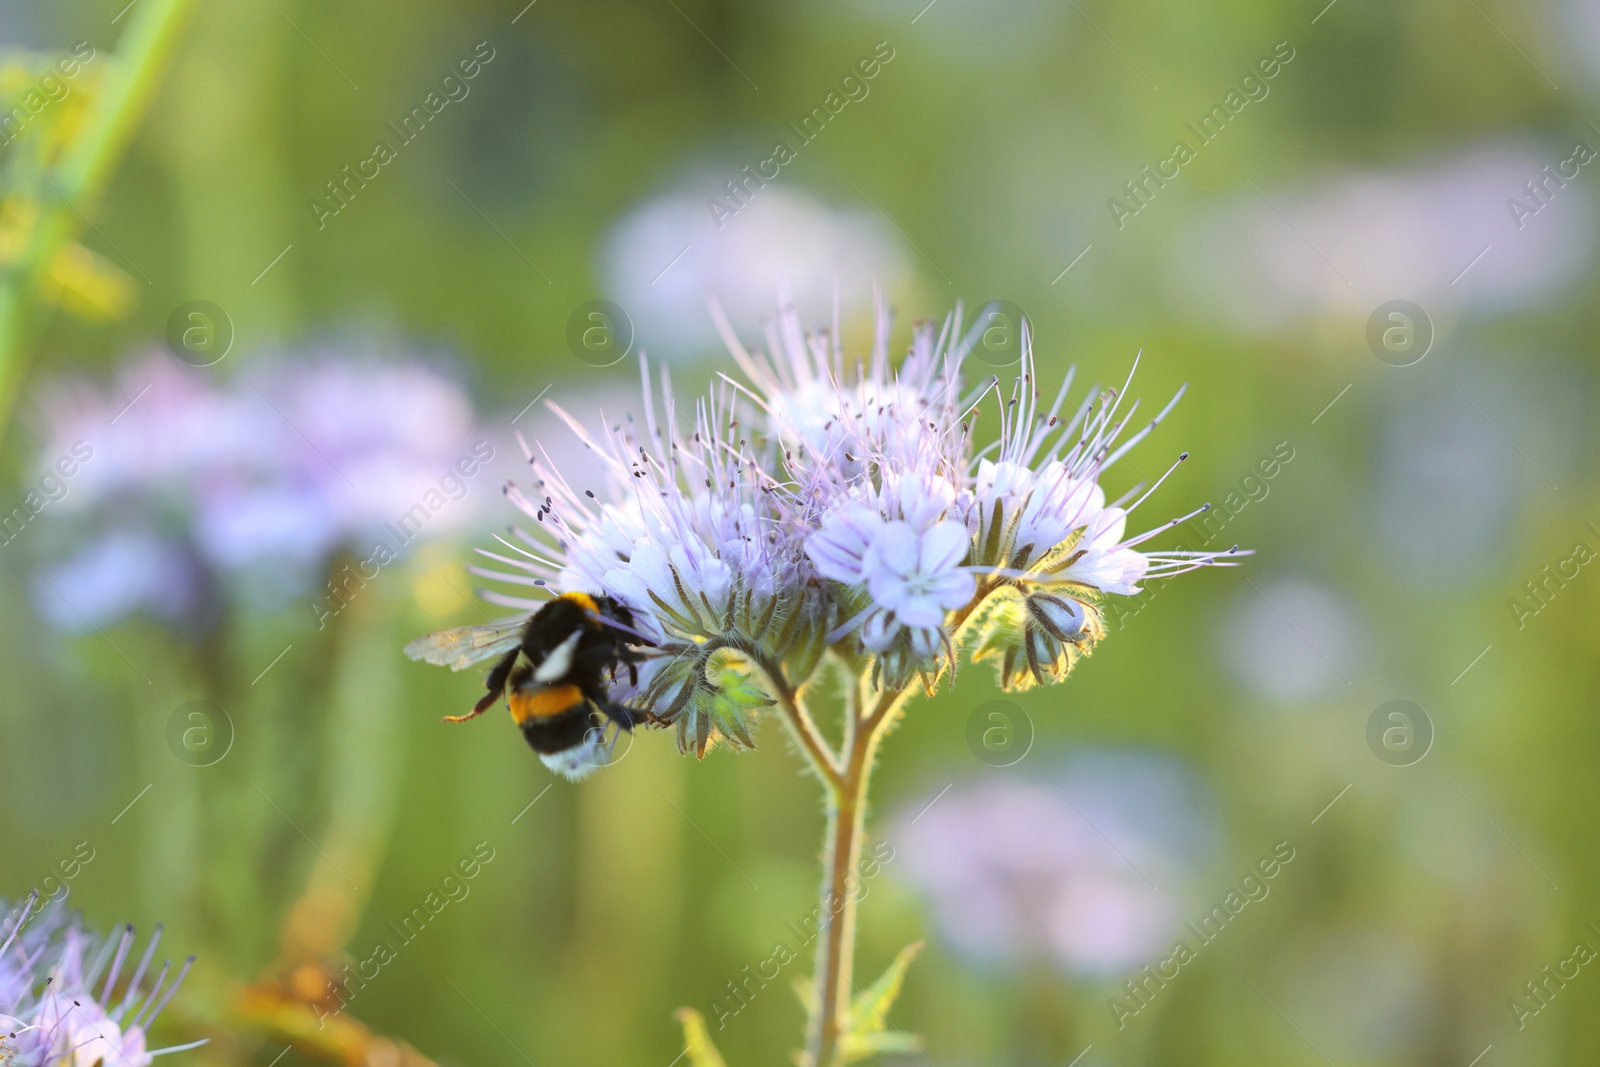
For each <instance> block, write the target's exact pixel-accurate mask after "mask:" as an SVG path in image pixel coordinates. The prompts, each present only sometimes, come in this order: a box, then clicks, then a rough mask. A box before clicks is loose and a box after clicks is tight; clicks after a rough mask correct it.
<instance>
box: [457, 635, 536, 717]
mask: <svg viewBox="0 0 1600 1067" xmlns="http://www.w3.org/2000/svg"><path fill="white" fill-rule="evenodd" d="M519 651H521V650H520V649H515V648H514V649H512V650H511V651H510V652H507V653H506V654H505V655H504V656H503V657H501V659H500V662H499V663H496V664H495V665H494V670H492V671H490V672H489V677H488V678H486V679H484V682H483V686H484V688H485V689H487V690H488V692H486V693H484V694H483V696H481V697H479V698H478V702H477V703H476V704H474V705H472V710H471V711H469V712H467V713H466V714H465V715H446V716H445V717H444V721H445V722H466V721H467V720H468V719H476V718H477V717H478V716H479V715H482V714H483V713H484V712H486V711H488V710H489V709H490V708H492V707H494V702H495V701H496V700H499V699H500V694H501V693H504V692H505V688H506V678H507V676H509V675H510V674H511V668H512V667H513V666H514V665H515V664H516V662H517V653H518V652H519Z"/></svg>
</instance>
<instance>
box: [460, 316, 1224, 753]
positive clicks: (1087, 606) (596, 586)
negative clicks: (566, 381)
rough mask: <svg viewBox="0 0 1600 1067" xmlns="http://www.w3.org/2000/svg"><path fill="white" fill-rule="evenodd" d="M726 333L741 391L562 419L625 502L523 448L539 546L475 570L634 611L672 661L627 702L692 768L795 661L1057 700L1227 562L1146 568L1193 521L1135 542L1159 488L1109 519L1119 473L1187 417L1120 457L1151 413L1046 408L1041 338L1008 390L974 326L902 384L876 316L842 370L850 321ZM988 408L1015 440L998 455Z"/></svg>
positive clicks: (643, 679)
mask: <svg viewBox="0 0 1600 1067" xmlns="http://www.w3.org/2000/svg"><path fill="white" fill-rule="evenodd" d="M713 313H714V317H715V318H716V319H717V322H718V325H719V328H720V329H721V331H722V334H723V337H724V340H725V342H726V343H727V345H728V347H729V349H730V351H731V352H732V354H733V357H734V359H735V361H736V362H737V363H738V365H739V367H740V369H741V370H742V371H743V374H744V378H745V381H743V382H739V381H735V380H733V379H732V378H729V377H728V376H723V379H722V382H721V384H720V385H718V386H717V387H715V388H714V389H713V390H712V391H711V392H710V393H709V394H708V395H707V396H705V397H703V398H701V399H699V400H697V401H695V402H694V404H693V408H692V411H685V410H684V409H683V408H681V407H680V406H679V402H678V400H677V399H676V397H675V396H674V394H673V392H672V387H671V382H670V380H669V378H668V377H667V376H666V374H665V373H663V374H662V376H661V378H660V381H659V383H655V382H653V381H652V379H651V375H650V372H649V367H648V365H646V364H645V363H644V362H643V361H642V360H641V374H642V378H643V390H644V417H643V422H642V425H640V424H636V423H634V422H633V421H632V419H631V418H630V419H629V420H627V421H626V422H623V423H613V424H612V425H610V426H609V427H606V426H602V427H601V428H600V430H599V431H598V432H596V433H591V432H590V431H588V430H586V429H585V428H584V427H583V426H581V425H579V423H578V422H577V421H576V420H575V419H573V418H571V417H570V416H567V415H566V414H565V412H563V411H561V409H560V408H559V407H555V405H551V406H552V408H553V409H554V410H555V411H556V413H557V414H558V415H560V416H561V417H562V418H563V419H565V420H566V422H567V423H568V425H570V426H571V427H572V429H573V430H574V432H575V433H577V435H578V436H579V438H580V439H581V440H582V441H583V442H584V443H585V444H586V445H587V446H588V447H589V448H590V449H592V450H593V451H594V452H595V453H596V454H597V455H599V456H600V457H601V458H602V460H603V461H604V462H605V464H606V468H607V471H608V477H607V478H606V484H604V485H603V486H600V487H598V488H600V489H601V490H602V491H601V492H598V493H597V492H596V491H595V489H591V488H589V487H587V486H575V485H573V484H571V483H569V481H568V480H567V479H566V478H565V477H563V475H562V473H561V471H560V470H558V469H557V466H556V464H554V463H552V462H551V460H550V458H549V456H548V455H547V454H546V453H545V452H544V451H543V450H542V449H540V450H538V451H535V450H533V449H527V451H528V457H529V461H530V463H531V464H532V466H533V468H534V471H535V473H536V477H537V479H538V481H537V484H536V488H535V491H534V492H532V493H522V492H520V491H515V490H512V491H510V495H511V497H512V499H513V501H514V502H516V503H517V504H518V505H519V506H520V507H521V508H522V509H523V510H524V511H525V512H527V514H528V515H529V517H530V518H532V519H533V520H534V525H532V527H531V529H526V530H524V529H518V530H514V531H513V536H514V538H515V540H510V539H505V538H502V539H501V542H502V545H503V546H504V547H505V549H506V551H505V552H498V551H496V552H487V553H485V554H486V555H487V556H489V558H491V559H493V560H495V561H496V562H497V563H499V564H501V565H502V567H501V568H500V569H478V570H477V573H479V574H481V575H483V576H485V577H489V578H492V579H497V580H500V581H504V582H510V583H513V584H515V585H519V586H522V587H530V586H534V587H547V588H552V589H554V590H558V591H563V592H565V591H584V592H590V593H602V592H603V593H605V594H607V595H609V596H612V597H615V598H617V599H618V600H620V601H621V602H623V603H624V604H626V605H627V606H628V608H629V609H630V610H631V611H632V613H633V617H634V619H635V620H636V624H637V626H638V627H639V630H640V632H641V635H642V636H644V637H646V638H648V639H649V640H650V641H651V642H652V643H653V644H654V646H655V648H654V651H655V653H656V654H655V655H653V656H652V658H651V659H650V661H649V662H648V663H647V664H646V665H645V667H644V668H643V669H642V670H641V672H640V681H639V684H638V687H637V689H636V690H635V691H633V692H625V693H623V694H622V696H623V697H624V698H630V697H631V698H637V700H638V703H639V705H640V706H642V707H649V708H651V709H653V710H654V713H655V714H656V715H658V716H660V717H661V718H662V719H665V720H666V721H669V722H675V723H676V724H677V726H678V731H679V741H680V744H683V745H685V746H686V747H693V748H694V749H695V750H696V751H699V752H703V751H704V750H705V747H706V745H707V744H708V743H710V742H711V741H712V740H713V739H714V738H715V737H716V736H718V735H719V734H720V735H721V736H724V737H728V738H730V739H731V740H732V741H733V742H734V743H744V742H745V741H746V738H747V730H746V727H745V716H746V714H747V713H748V712H750V711H751V710H753V708H754V707H755V706H757V705H758V704H760V703H762V702H767V697H768V696H770V694H763V693H762V692H761V689H760V687H759V686H758V685H749V684H746V679H747V678H748V677H751V674H750V669H751V668H752V666H754V667H756V668H759V669H760V673H764V674H767V675H769V676H770V674H771V671H770V670H769V669H768V668H770V667H772V666H774V665H779V664H781V665H783V666H784V668H785V674H786V675H787V676H788V678H789V679H790V680H791V682H792V683H793V684H795V685H799V684H801V683H803V682H804V681H805V679H806V678H807V677H808V676H809V674H810V673H811V671H812V670H813V669H814V668H815V666H816V664H817V663H818V661H819V660H820V658H821V657H822V655H823V653H824V652H830V653H832V654H834V655H835V656H838V657H841V658H843V659H844V660H846V662H851V663H854V664H855V665H857V666H858V667H859V668H860V669H862V670H868V669H870V670H871V671H873V672H874V675H873V676H874V678H875V679H876V681H877V684H878V685H879V686H880V687H881V688H882V689H885V690H898V689H903V688H904V687H905V686H906V685H907V684H908V683H909V682H910V681H912V680H914V679H919V678H920V679H921V680H922V682H923V683H924V684H925V685H927V686H928V687H930V688H931V687H932V686H933V685H934V684H936V682H937V680H938V678H939V676H940V674H941V673H942V672H943V671H945V670H947V669H949V668H950V667H952V666H953V664H954V662H955V659H956V657H957V654H958V652H960V651H967V652H968V653H970V654H971V655H972V656H973V658H986V657H988V658H994V659H996V660H997V661H998V664H999V670H1000V675H1001V680H1002V683H1003V684H1004V685H1005V686H1006V687H1007V688H1013V689H1016V688H1026V687H1028V686H1031V685H1034V684H1038V683H1043V682H1052V681H1056V680H1058V679H1060V678H1061V677H1062V676H1063V675H1064V674H1065V673H1066V671H1067V670H1068V669H1069V668H1070V667H1071V665H1072V663H1073V662H1074V661H1075V659H1076V658H1077V657H1078V656H1080V655H1081V654H1083V653H1086V652H1087V651H1089V649H1090V648H1091V647H1092V646H1093V644H1094V643H1095V642H1096V641H1098V640H1099V639H1100V638H1101V637H1102V636H1103V635H1104V632H1105V628H1104V625H1103V623H1102V621H1101V610H1100V603H1101V601H1102V599H1103V598H1104V597H1106V596H1127V595H1131V594H1133V593H1136V592H1138V590H1139V583H1140V582H1143V581H1145V580H1147V579H1149V578H1153V577H1165V576H1169V575H1173V574H1177V573H1180V572H1182V571H1186V570H1191V569H1193V568H1196V567H1201V566H1207V565H1212V564H1218V563H1223V564H1225V563H1226V562H1227V560H1226V557H1227V556H1229V555H1230V554H1231V553H1229V552H1222V553H1215V552H1195V553H1189V552H1172V553H1150V552H1146V551H1144V550H1142V549H1141V548H1140V546H1141V545H1142V544H1143V543H1144V542H1145V541H1147V540H1148V539H1149V538H1151V537H1152V536H1154V535H1155V534H1157V533H1160V532H1162V531H1164V530H1166V529H1169V528H1170V527H1171V526H1173V525H1174V524H1175V523H1176V522H1179V521H1182V520H1181V519H1177V520H1173V521H1172V522H1168V523H1166V524H1164V525H1162V526H1159V527H1157V528H1156V529H1154V530H1151V531H1149V532H1146V533H1143V534H1139V535H1135V536H1131V537H1130V536H1128V535H1127V518H1128V514H1129V512H1130V511H1132V510H1133V509H1134V508H1135V507H1137V506H1138V504H1140V503H1142V502H1143V501H1144V500H1145V499H1146V498H1148V496H1149V495H1150V493H1151V492H1153V491H1154V490H1155V488H1156V486H1158V485H1159V484H1160V481H1159V480H1158V481H1157V483H1156V485H1152V486H1149V487H1148V488H1147V489H1146V488H1144V487H1142V486H1140V487H1135V489H1134V490H1133V491H1131V492H1130V493H1129V494H1127V496H1125V497H1124V498H1123V499H1121V500H1119V501H1116V502H1113V503H1108V502H1107V499H1106V494H1105V492H1104V491H1103V490H1102V489H1101V487H1100V484H1099V481H1100V478H1101V476H1102V475H1103V474H1104V473H1105V472H1106V470H1107V469H1108V468H1109V467H1111V466H1112V465H1113V464H1114V463H1115V462H1116V461H1117V460H1118V459H1119V458H1121V457H1122V456H1123V455H1124V454H1125V453H1126V452H1127V451H1128V450H1129V449H1130V448H1132V447H1133V446H1134V445H1135V444H1137V443H1138V442H1139V441H1140V440H1142V439H1143V438H1144V437H1145V436H1146V435H1147V434H1148V433H1149V432H1150V431H1151V430H1152V429H1153V428H1154V427H1155V426H1156V424H1157V423H1158V422H1159V421H1160V419H1161V415H1164V414H1165V413H1166V410H1170V408H1171V406H1172V405H1171V404H1168V405H1167V409H1166V410H1163V411H1162V412H1161V414H1160V415H1157V416H1156V417H1155V418H1154V419H1149V420H1146V421H1145V422H1144V423H1142V424H1140V425H1139V426H1138V427H1137V428H1136V429H1135V430H1134V431H1133V432H1132V433H1131V434H1129V435H1127V436H1126V437H1124V432H1125V431H1127V430H1128V429H1129V428H1130V426H1132V425H1133V422H1134V419H1135V418H1136V413H1137V411H1138V408H1139V404H1138V403H1137V402H1134V403H1131V404H1130V403H1126V402H1125V401H1126V386H1124V388H1123V389H1122V390H1107V391H1104V392H1092V393H1091V394H1090V395H1089V396H1088V397H1086V398H1084V399H1083V400H1082V401H1081V403H1079V404H1078V405H1077V406H1076V407H1075V408H1071V409H1069V408H1067V407H1066V406H1065V405H1066V400H1067V396H1068V392H1069V389H1070V386H1071V380H1072V379H1071V375H1068V378H1067V381H1066V383H1064V384H1063V385H1062V387H1061V389H1060V391H1059V392H1058V393H1057V395H1056V397H1055V399H1054V402H1053V403H1052V404H1050V405H1049V406H1048V407H1046V406H1043V405H1041V404H1040V402H1039V397H1038V394H1037V389H1036V381H1035V376H1034V373H1033V362H1032V355H1031V350H1030V338H1029V337H1028V334H1027V329H1026V326H1024V332H1023V357H1022V365H1021V368H1020V374H1019V376H1018V378H1017V379H1016V381H1015V382H1013V383H1012V384H1011V386H1010V387H1009V388H1006V387H1004V386H1002V384H1001V382H1000V381H999V379H998V378H996V377H994V376H985V377H984V378H983V379H980V380H978V381H976V382H974V383H971V384H968V383H967V382H966V381H965V380H964V378H963V374H962V363H963V359H964V357H965V356H966V354H967V353H968V351H969V350H970V349H971V348H972V346H973V345H974V343H975V342H976V340H977V335H978V333H979V331H978V330H977V329H972V330H969V331H967V332H965V333H963V330H962V323H961V312H960V309H959V307H958V308H957V310H956V312H955V313H954V314H952V315H951V316H950V317H949V318H947V319H946V320H945V322H944V324H943V326H942V328H936V327H935V326H933V325H931V324H921V325H919V326H918V327H917V328H916V330H915V333H914V336H913V339H912V343H911V347H910V351H909V353H908V354H907V355H906V357H905V358H904V359H903V360H901V361H900V362H899V364H898V366H896V365H894V364H893V363H892V362H891V360H890V356H889V330H890V321H889V315H888V311H887V309H886V308H885V307H884V306H883V302H882V300H881V298H880V299H879V300H878V315H877V325H876V331H875V338H874V343H873V346H872V350H871V352H870V353H869V354H868V355H867V356H866V357H865V358H864V359H860V360H853V361H850V362H848V363H847V361H846V358H845V355H844V351H843V348H842V345H841V342H840V334H839V329H838V323H837V314H836V316H835V323H834V326H833V329H832V330H831V331H830V332H823V333H816V334H810V335H807V334H806V333H804V332H803V331H802V329H801V326H800V322H799V318H798V316H797V314H796V313H795V312H794V311H793V309H792V308H786V309H784V310H783V311H782V312H781V313H780V315H779V316H778V318H777V319H776V320H775V321H773V322H772V323H770V324H769V326H768V328H767V345H768V351H767V353H760V352H755V353H753V352H750V351H747V350H746V349H745V347H744V346H743V345H742V344H741V343H740V342H739V340H738V338H737V337H736V336H735V335H734V332H733V330H732V328H731V327H730V326H729V325H728V323H727V321H726V320H725V319H724V318H723V317H722V316H721V314H720V312H718V311H717V310H716V309H713ZM1176 400H1177V398H1176V397H1174V398H1173V403H1176ZM980 412H981V413H982V414H983V415H984V416H985V417H986V418H987V419H988V422H986V423H985V424H986V425H993V424H994V422H995V421H998V424H999V426H998V430H999V434H998V440H995V441H994V442H993V443H991V444H989V445H987V446H982V445H980V444H979V443H978V434H977V430H976V427H977V426H978V425H979V424H980V423H979V421H978V420H979V417H980ZM996 416H997V418H996ZM524 447H525V448H527V446H526V445H524ZM1181 458H1182V457H1180V459H1181ZM1175 466H1176V464H1174V467H1175ZM1168 473H1169V474H1170V473H1171V471H1170V470H1169V471H1168ZM1164 477H1165V476H1163V479H1164ZM1141 490H1143V491H1142V492H1141ZM1135 497H1137V499H1134V498H1135ZM1130 501H1131V502H1130ZM1202 510H1203V509H1202ZM1187 517H1188V516H1185V518H1187ZM486 595H487V596H488V597H489V598H490V599H492V600H494V601H495V602H497V603H502V604H507V605H510V606H513V607H517V608H521V609H524V610H527V609H532V608H536V607H537V606H539V604H540V603H542V601H541V600H539V599H530V598H529V597H527V596H522V595H507V594H504V593H499V592H494V591H490V592H489V593H487V594H486Z"/></svg>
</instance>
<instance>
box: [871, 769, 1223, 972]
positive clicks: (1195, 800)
mask: <svg viewBox="0 0 1600 1067" xmlns="http://www.w3.org/2000/svg"><path fill="white" fill-rule="evenodd" d="M1206 808H1207V805H1206V803H1205V798H1204V796H1203V793H1202V792H1201V790H1200V787H1199V785H1198V783H1196V782H1195V781H1194V779H1193V777H1192V775H1190V774H1189V773H1188V772H1187V771H1186V770H1185V769H1184V768H1182V766H1181V765H1180V764H1178V763H1176V762H1175V761H1173V760H1171V759H1170V758H1167V757H1163V756H1159V755H1156V754H1154V753H1149V752H1141V751H1134V750H1130V751H1093V750H1090V751H1084V752H1079V753H1077V754H1075V755H1074V756H1073V758H1072V759H1071V760H1070V761H1068V762H1067V764H1066V766H1065V767H1064V769H1063V770H1062V771H1061V772H1059V773H1057V774H1054V775H1050V776H1048V777H1045V778H1036V777H1032V776H1024V777H1016V778H1012V777H1003V778H1002V777H996V778H993V779H986V780H980V781H977V782H972V783H967V784H964V785H960V786H957V787H956V788H953V789H951V790H950V791H949V792H948V793H946V794H944V795H943V796H942V797H933V798H923V799H922V800H920V801H914V802H913V804H912V805H911V806H908V808H907V809H906V810H904V811H902V812H901V813H900V814H899V815H898V816H897V817H895V818H894V819H893V820H892V821H891V829H890V830H889V839H890V840H891V841H893V842H895V843H896V845H897V848H896V851H897V858H900V859H903V866H902V867H900V868H898V870H899V871H900V873H901V874H902V875H903V876H905V877H907V878H909V879H910V881H911V882H912V884H913V885H915V886H916V887H917V889H918V890H919V891H920V892H921V893H922V894H923V895H924V896H925V898H926V899H927V901H928V904H929V908H930V911H931V912H932V915H933V917H934V918H935V920H936V921H937V922H938V924H939V932H940V936H941V937H942V938H943V939H944V940H945V941H946V942H947V943H948V944H950V945H951V947H953V948H954V949H956V950H957V951H959V952H961V953H963V954H966V955H968V956H970V957H972V958H974V959H975V960H979V961H985V962H989V963H1011V964H1016V963H1019V962H1026V961H1029V960H1031V959H1033V958H1035V957H1037V956H1043V957H1045V958H1047V959H1049V960H1050V961H1051V962H1053V963H1054V964H1055V965H1056V966H1058V967H1060V968H1062V969H1063V970H1065V971H1066V972H1068V973H1071V974H1075V975H1079V976H1084V977H1091V978H1106V977H1110V976H1112V975H1116V974H1120V973H1122V972H1125V971H1130V970H1137V969H1138V968H1140V967H1142V966H1144V965H1145V964H1146V963H1149V962H1151V960H1153V959H1154V958H1155V957H1156V956H1158V955H1160V954H1162V952H1163V950H1165V949H1166V948H1167V947H1169V945H1170V942H1171V939H1172V936H1173V934H1174V933H1175V932H1176V931H1177V930H1178V928H1179V926H1180V925H1181V923H1182V914H1181V907H1182V905H1183V904H1184V903H1185V889H1186V888H1187V887H1188V885H1189V883H1190V881H1191V879H1192V878H1193V876H1194V875H1195V873H1196V867H1197V865H1198V864H1199V863H1201V862H1203V860H1204V859H1205V856H1206V853H1207V852H1208V851H1209V849H1210V847H1211V843H1212V838H1213V837H1214V834H1215V830H1214V826H1213V825H1212V823H1211V821H1210V819H1209V816H1208V815H1207V814H1206ZM918 809H920V810H918Z"/></svg>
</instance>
